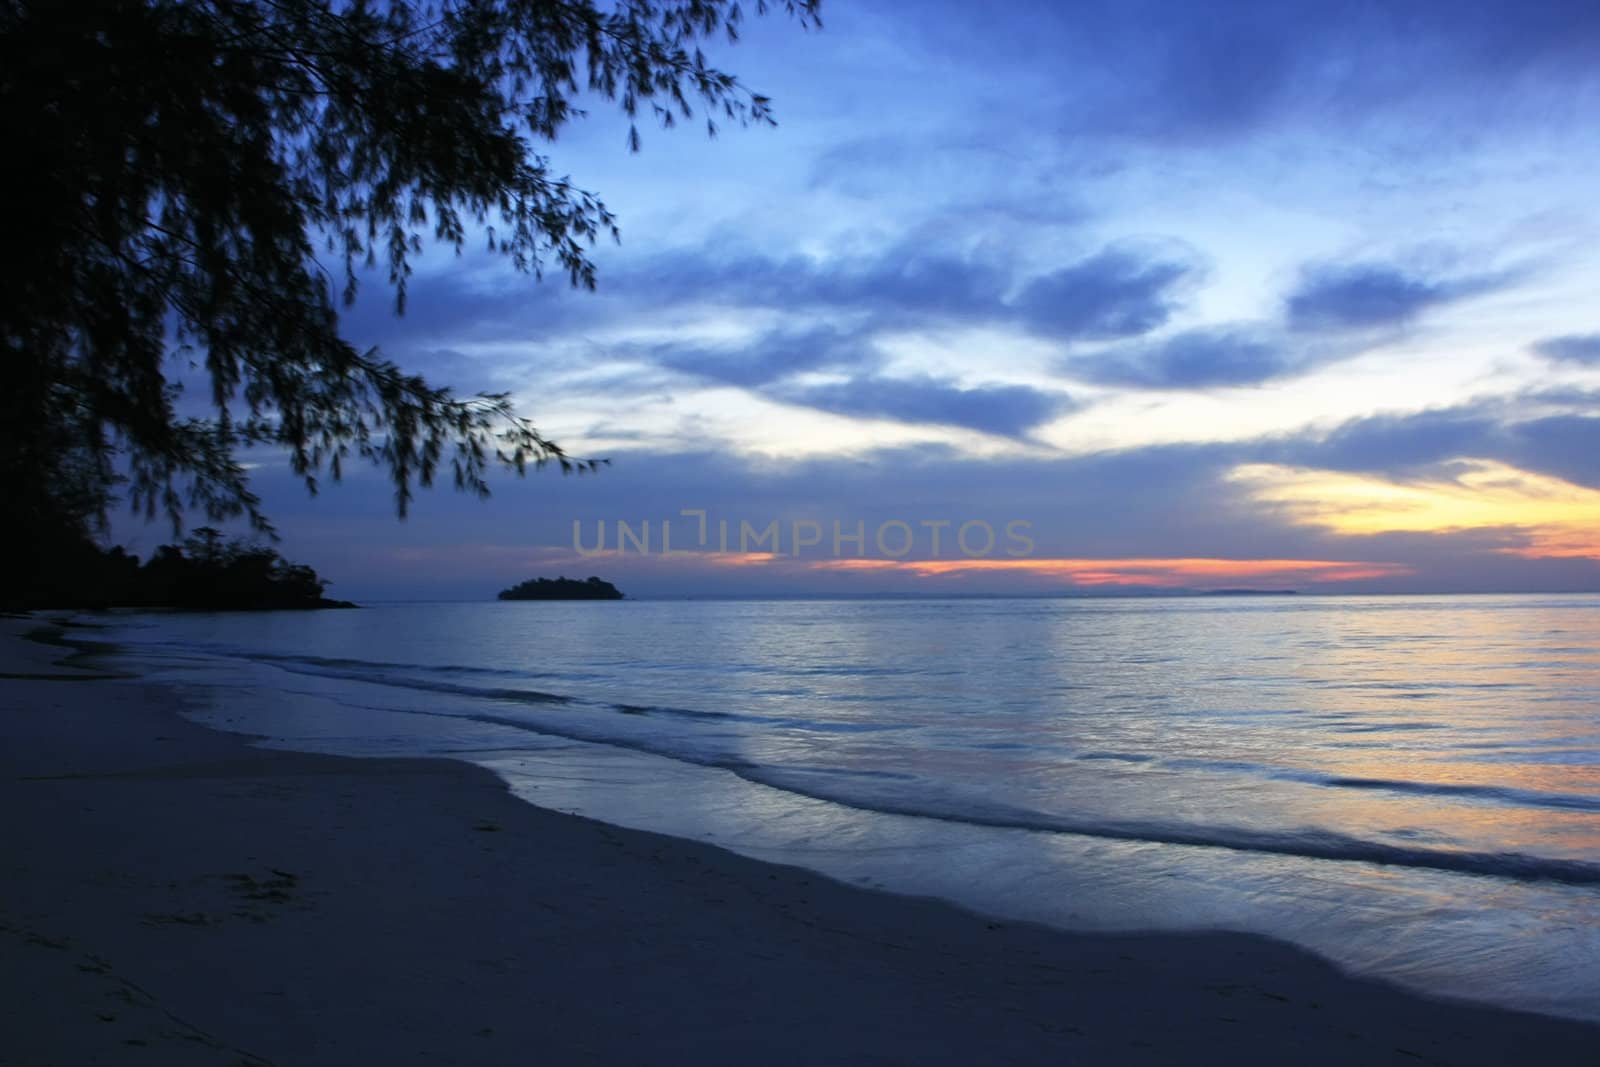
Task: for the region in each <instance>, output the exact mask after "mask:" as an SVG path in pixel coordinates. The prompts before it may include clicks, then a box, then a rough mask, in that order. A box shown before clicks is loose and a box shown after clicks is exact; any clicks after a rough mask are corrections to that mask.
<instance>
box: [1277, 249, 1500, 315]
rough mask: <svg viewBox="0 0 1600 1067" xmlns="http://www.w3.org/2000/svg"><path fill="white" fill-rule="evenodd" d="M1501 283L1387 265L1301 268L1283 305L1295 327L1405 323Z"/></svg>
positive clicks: (1481, 278)
mask: <svg viewBox="0 0 1600 1067" xmlns="http://www.w3.org/2000/svg"><path fill="white" fill-rule="evenodd" d="M1501 284H1503V281H1501V280H1497V279H1490V278H1486V277H1473V278H1428V277H1425V276H1423V275H1421V274H1418V273H1416V272H1412V271H1407V270H1405V269H1403V268H1401V267H1398V266H1395V265H1393V264H1387V263H1355V264H1347V265H1321V266H1314V267H1309V268H1307V269H1306V270H1305V271H1303V272H1302V274H1301V277H1300V284H1299V285H1298V286H1297V287H1296V288H1295V290H1294V291H1293V292H1291V293H1290V294H1289V296H1288V298H1287V299H1286V300H1285V302H1284V306H1285V311H1286V313H1287V315H1288V320H1289V325H1290V326H1291V327H1293V328H1294V329H1297V330H1362V329H1374V328H1384V327H1394V326H1404V325H1406V324H1407V323H1409V322H1411V321H1412V320H1413V319H1415V318H1416V317H1417V316H1418V315H1420V314H1421V313H1422V312H1423V311H1426V310H1427V309H1429V308H1431V307H1435V306H1437V305H1441V304H1448V303H1451V302H1453V301H1456V300H1461V299H1465V298H1466V297H1469V296H1476V295H1478V294H1480V293H1484V292H1487V291H1489V290H1491V289H1494V288H1496V287H1497V286H1498V285H1501Z"/></svg>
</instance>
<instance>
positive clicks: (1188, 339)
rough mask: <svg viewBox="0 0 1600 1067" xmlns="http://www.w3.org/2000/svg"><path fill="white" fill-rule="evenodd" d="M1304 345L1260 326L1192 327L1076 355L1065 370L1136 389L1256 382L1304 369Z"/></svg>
mask: <svg viewBox="0 0 1600 1067" xmlns="http://www.w3.org/2000/svg"><path fill="white" fill-rule="evenodd" d="M1310 362H1311V360H1310V357H1309V353H1308V351H1307V349H1306V346H1305V345H1303V344H1302V345H1300V346H1298V348H1297V347H1294V346H1291V345H1290V344H1288V343H1287V342H1286V341H1285V340H1284V339H1283V338H1281V337H1277V336H1275V335H1274V334H1273V332H1272V331H1271V330H1270V329H1268V328H1265V327H1260V326H1219V327H1211V328H1206V329H1196V330H1187V331H1185V332H1183V333H1179V334H1175V335H1173V336H1171V337H1167V338H1164V339H1161V340H1158V341H1151V342H1141V343H1135V344H1131V345H1124V346H1121V347H1117V348H1111V349H1108V350H1105V351H1102V352H1097V353H1093V354H1090V355H1082V356H1073V357H1070V358H1068V359H1066V360H1064V361H1062V362H1061V364H1059V367H1060V370H1061V371H1062V373H1064V374H1067V375H1069V376H1071V377H1074V378H1078V379H1081V380H1083V381H1089V382H1094V383H1096V384H1099V385H1118V386H1127V387H1131V388H1135V389H1207V388H1215V387H1223V386H1239V385H1257V384H1259V383H1261V382H1264V381H1267V380H1269V379H1272V378H1277V377H1281V376H1283V375H1285V374H1289V373H1293V372H1295V371H1299V370H1303V369H1305V368H1306V367H1307V366H1308V365H1309V364H1310Z"/></svg>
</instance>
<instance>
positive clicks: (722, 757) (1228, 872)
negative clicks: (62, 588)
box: [102, 596, 1600, 1019]
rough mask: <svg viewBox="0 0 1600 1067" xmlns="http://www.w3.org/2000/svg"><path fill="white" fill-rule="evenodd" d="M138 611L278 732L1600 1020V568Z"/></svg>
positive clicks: (877, 880)
mask: <svg viewBox="0 0 1600 1067" xmlns="http://www.w3.org/2000/svg"><path fill="white" fill-rule="evenodd" d="M102 621H103V620H102ZM111 637H112V638H113V639H115V640H117V641H119V642H121V643H122V644H123V645H124V647H125V648H126V649H127V650H128V652H127V654H128V655H131V656H133V657H134V658H135V659H136V660H137V661H138V664H139V666H140V668H141V669H142V670H144V671H146V672H148V673H149V674H151V675H152V676H154V677H156V678H159V679H162V680H165V681H169V682H173V683H175V684H178V685H181V686H183V687H184V688H185V691H186V694H187V696H188V698H189V699H188V702H189V703H190V705H191V706H192V708H193V709H194V710H193V711H192V714H194V715H195V716H196V717H198V718H200V719H201V720H202V721H205V722H207V723H210V724H212V725H216V726H220V727H223V728H227V729H234V730H241V731H245V732H250V733H256V734H260V735H263V736H265V737H266V738H267V739H268V740H267V742H266V743H268V744H271V745H275V746H280V747H286V748H296V749H306V750H313V751H324V752H335V753H342V754H348V755H399V754H404V755H439V756H452V757H455V758H460V759H466V760H471V761H473V762H476V763H479V764H482V765H484V766H486V767H489V768H491V769H493V770H494V771H496V772H497V773H499V774H500V775H502V776H503V777H504V778H505V779H506V780H507V781H508V782H509V783H510V785H511V787H512V788H513V789H514V790H515V791H516V792H517V794H518V795H519V796H522V797H524V798H526V799H528V800H530V801H532V802H534V803H537V804H540V805H543V806H546V807H551V808H555V809H559V810H563V811H576V812H580V813H583V814H586V815H590V816H592V817H595V818H599V819H604V820H607V821H610V822H614V823H618V824H621V825H626V826H633V827H639V828H644V829H650V830H657V831H661V832H665V833H671V834H676V835H680V836H685V837H692V838H698V839H702V840H707V841H711V842H713V843H716V844H720V845H722V846H724V847H728V848H731V849H734V850H735V851H739V852H743V853H746V854H749V855H752V856H756V857H758V858H762V859H768V860H777V861H781V862H786V863H792V864H798V865H802V866H807V867H811V868H814V869H816V870H818V871H820V872H822V873H825V874H828V875H831V876H833V877H836V878H839V879H842V880H846V881H851V882H855V883H859V884H864V885H869V886H876V887H882V888H888V889H893V890H897V891H902V892H912V893H920V894H931V895H937V896H942V897H946V898H948V899H951V900H954V901H956V902H958V903H961V904H964V905H967V906H969V907H973V908H976V909H978V910H980V911H984V912H987V913H991V914H994V915H997V916H1002V917H1014V918H1025V919H1031V920H1037V921H1042V922H1046V923H1051V924H1054V925H1058V926H1063V927H1067V928H1073V929H1229V930H1245V931H1254V932H1258V933H1264V934H1269V935H1273V936H1276V937H1280V938H1284V939H1287V940H1290V941H1293V942H1296V943H1298V944H1301V945H1303V946H1305V947H1308V948H1310V949H1312V950H1314V951H1317V952H1319V953H1321V954H1323V955H1324V956H1327V957H1328V958H1330V959H1332V960H1333V961H1335V962H1336V963H1338V964H1339V965H1341V966H1343V967H1345V968H1346V969H1348V970H1351V971H1354V972H1357V973H1362V974H1371V975H1378V976H1382V977H1385V978H1388V979H1390V980H1393V981H1397V982H1399V983H1401V984H1404V985H1407V986H1410V987H1413V988H1417V989H1420V990H1424V991H1427V992H1431V993H1435V994H1441V995H1449V996H1460V997H1468V998H1473V999H1478V1000H1484V1001H1490V1002H1494V1003H1499V1004H1506V1005H1513V1006H1518V1007H1524V1008H1532V1009H1535V1010H1541V1011H1546V1012H1552V1013H1557V1014H1565V1015H1572V1016H1579V1017H1585V1018H1592V1019H1600V597H1597V596H1482V597H1259V598H1257V597H1241V598H1190V599H1086V600H943V601H941V600H899V601H889V600H882V601H879V600H872V601H859V600H858V601H736V600H729V601H666V600H663V601H623V602H619V603H573V602H562V603H498V602H495V603H460V604H394V605H383V606H377V607H372V608H368V609H365V610H361V611H345V612H339V611H334V612H318V613H309V614H295V613H274V614H260V615H250V614H243V615H185V616H159V615H134V616H125V617H120V618H118V619H116V620H115V625H114V628H113V631H112V633H111Z"/></svg>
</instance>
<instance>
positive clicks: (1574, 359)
mask: <svg viewBox="0 0 1600 1067" xmlns="http://www.w3.org/2000/svg"><path fill="white" fill-rule="evenodd" d="M1533 350H1534V351H1535V352H1536V353H1538V354H1539V355H1541V356H1543V357H1544V358H1545V359H1548V360H1551V361H1553V362H1556V363H1579V364H1582V365H1584V366H1586V367H1600V333H1591V334H1569V335H1568V336H1566V337H1551V338H1549V339H1548V340H1544V341H1540V342H1539V343H1538V344H1536V345H1534V346H1533Z"/></svg>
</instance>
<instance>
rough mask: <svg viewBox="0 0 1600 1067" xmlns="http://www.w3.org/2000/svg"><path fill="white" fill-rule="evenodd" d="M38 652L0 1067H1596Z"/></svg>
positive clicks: (14, 707)
mask: <svg viewBox="0 0 1600 1067" xmlns="http://www.w3.org/2000/svg"><path fill="white" fill-rule="evenodd" d="M48 626H49V624H48V623H46V622H45V621H44V620H22V621H21V622H19V623H18V625H16V626H7V628H6V630H5V631H4V634H5V636H4V637H3V638H0V647H3V648H4V651H3V653H0V675H4V677H3V679H0V687H3V688H0V694H3V697H0V738H3V739H4V741H3V743H0V790H4V791H5V793H6V795H5V796H4V797H3V798H0V803H4V805H5V810H6V811H8V812H9V813H11V817H10V818H9V819H7V820H6V827H5V829H4V835H5V839H4V844H3V848H0V886H3V888H0V992H3V993H4V997H3V999H0V1004H3V1005H4V1007H0V1032H3V1033H6V1034H8V1035H11V1036H9V1037H8V1038H7V1040H6V1041H5V1042H4V1045H3V1047H0V1064H9V1063H18V1064H30V1065H45V1064H53V1063H60V1064H78V1063H99V1062H103V1063H190V1062H193V1063H229V1064H237V1063H239V1062H241V1060H242V1061H243V1062H246V1063H272V1064H278V1065H280V1067H288V1065H289V1064H322V1063H327V1064H348V1063H361V1062H384V1063H419V1064H421V1063H428V1064H433V1063H450V1062H457V1063H482V1064H499V1063H513V1062H517V1063H520V1062H524V1061H526V1060H528V1059H529V1058H539V1059H543V1060H547V1061H551V1062H556V1063H569V1062H601V1063H605V1062H637V1061H639V1060H641V1059H649V1060H657V1061H662V1060H671V1059H688V1058H692V1059H694V1060H698V1061H701V1062H711V1063H718V1062H734V1061H736V1060H737V1061H741V1062H742V1061H746V1060H748V1059H749V1058H751V1057H762V1058H765V1059H767V1060H772V1061H776V1062H794V1063H808V1062H818V1061H844V1062H863V1061H875V1062H919V1063H920V1062H949V1063H971V1062H1014V1063H1031V1062H1039V1063H1043V1062H1060V1061H1061V1060H1062V1059H1063V1058H1066V1059H1069V1060H1070V1059H1072V1058H1077V1059H1079V1060H1082V1061H1086V1062H1101V1061H1106V1062H1112V1061H1114V1062H1118V1063H1123V1062H1131V1063H1161V1062H1173V1061H1176V1060H1196V1059H1205V1058H1211V1057H1221V1056H1227V1057H1228V1058H1230V1059H1232V1060H1235V1061H1240V1062H1263V1063H1265V1062H1282V1061H1284V1060H1287V1059H1289V1058H1290V1057H1293V1059H1294V1061H1296V1062H1310V1063H1317V1062H1322V1063H1335V1062H1341V1063H1342V1062H1346V1061H1348V1060H1350V1059H1351V1058H1352V1057H1354V1058H1358V1059H1359V1060H1360V1061H1376V1062H1415V1061H1416V1059H1418V1058H1421V1059H1423V1060H1426V1061H1434V1062H1444V1063H1494V1062H1505V1061H1507V1060H1509V1059H1511V1058H1513V1057H1550V1058H1554V1057H1557V1056H1561V1057H1565V1058H1576V1057H1577V1056H1580V1055H1582V1054H1584V1053H1588V1054H1590V1055H1592V1054H1593V1053H1594V1051H1595V1050H1596V1049H1600V1026H1595V1025H1591V1024H1586V1023H1581V1022H1576V1021H1571V1020H1566V1019H1558V1018H1553V1017H1548V1016H1539V1015H1533V1014H1527V1013H1520V1012H1513V1011H1508V1010H1502V1009H1496V1008H1489V1007H1484V1006H1480V1005H1475V1004H1463V1003H1454V1002H1446V1001H1441V1000H1432V999H1428V998H1424V997H1421V996H1416V995H1413V994H1410V993H1407V992H1403V991H1401V990H1399V989H1397V988H1395V987H1392V986H1389V985H1386V984H1383V983H1380V982H1377V981H1372V980H1366V979H1356V978H1351V977H1347V976H1345V975H1343V974H1341V973H1340V972H1338V971H1337V970H1336V969H1335V968H1333V967H1332V966H1331V965H1330V964H1328V963H1326V962H1324V961H1323V960H1321V959H1319V958H1318V957H1316V956H1313V955H1312V954H1310V953H1308V952H1305V951H1303V950H1300V949H1298V948H1294V947H1292V946H1289V945H1286V944H1283V943H1280V942H1276V941H1272V940H1269V939H1267V938H1263V937H1256V936H1252V935H1245V934H1233V933H1226V934H1220V933H1219V934H1165V933H1163V934H1131V935H1105V934H1081V933H1066V932H1062V931H1058V930H1054V929H1049V928H1045V927H1039V926H1032V925H1029V924H1025V923H1016V922H1009V921H1007V922H998V921H994V920H990V919H986V918H984V917H982V916H979V915H976V914H974V913H971V912H968V911H964V910H962V909H960V908H957V907H955V906H954V905H949V904H945V903H942V902H939V901H935V900H930V899H925V898H913V897H899V896H892V895H889V894H886V893H883V892H879V891H875V890H868V889H861V888H856V887H852V886H847V885H844V884H842V883H837V882H832V881H829V880H828V879H826V878H823V877H822V876H819V875H816V874H813V873H811V872H809V871H805V870H802V869H799V868H793V867H783V866H776V865H771V864H766V863H762V862H759V861H756V860H752V859H747V858H744V857H740V856H737V855H734V854H732V853H729V852H725V851H723V850H721V849H718V848H716V847H714V846H711V845H705V844H700V843H696V842H691V841H685V840H681V839H676V838H669V837H664V836H661V835H657V834H653V833H649V832H645V831H635V830H627V829H621V828H618V827H613V826H609V825H607V824H604V823H599V822H593V821H591V820H588V819H585V818H582V817H579V816H574V815H566V814H561V813H558V812H553V811H549V810H546V809H541V808H537V807H534V806H533V805H531V804H528V803H527V802H525V801H523V800H520V799H517V798H516V797H513V796H512V795H511V793H510V792H509V790H508V789H507V788H506V787H505V785H504V784H503V783H502V782H501V781H500V780H499V779H498V778H496V777H495V776H494V775H493V774H492V773H491V772H489V771H487V770H484V769H482V768H479V767H476V766H473V765H471V764H467V763H464V762H459V761H454V760H446V759H391V758H363V759H354V758H348V757H338V756H325V755H313V754H304V753H293V752H285V751H279V750H270V749H262V748H257V747H254V746H253V745H251V744H250V742H249V739H247V738H245V737H242V736H239V735H233V734H225V733H221V732H218V731H213V730H210V729H207V728H205V727H203V726H200V725H198V724H195V723H192V722H189V721H187V720H185V719H183V718H182V717H181V716H179V715H178V714H177V711H176V708H175V705H176V703H177V701H178V695H177V692H176V691H175V690H171V689H168V688H166V687H163V686H159V685H155V684H151V683H144V682H141V681H139V680H138V679H137V678H135V677H130V676H127V675H119V674H114V673H109V674H108V673H106V672H92V671H84V670H83V669H82V668H80V667H79V666H77V662H78V656H77V655H76V654H69V655H67V656H62V655H61V652H60V649H59V648H56V647H50V646H45V645H41V644H38V643H37V642H35V641H23V640H21V639H20V635H21V633H22V632H23V631H25V630H30V629H32V630H37V629H43V628H47V627H48ZM65 647H67V648H72V647H74V643H72V642H66V643H65ZM107 1016H109V1018H108V1017H107Z"/></svg>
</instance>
